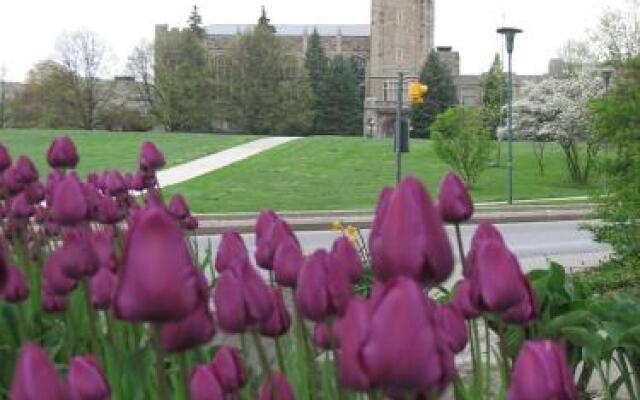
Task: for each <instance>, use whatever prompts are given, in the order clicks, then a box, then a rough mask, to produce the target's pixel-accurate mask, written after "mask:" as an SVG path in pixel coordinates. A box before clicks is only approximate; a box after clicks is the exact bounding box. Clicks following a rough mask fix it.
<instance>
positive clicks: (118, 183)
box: [102, 171, 129, 196]
mask: <svg viewBox="0 0 640 400" xmlns="http://www.w3.org/2000/svg"><path fill="white" fill-rule="evenodd" d="M102 180H103V181H104V188H105V192H106V194H108V195H110V196H117V195H119V194H122V193H126V192H127V191H128V189H129V188H128V187H127V184H126V183H125V181H124V178H123V177H122V175H121V174H120V172H118V171H105V172H104V173H103V174H102Z"/></svg>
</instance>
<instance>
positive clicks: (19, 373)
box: [9, 343, 71, 400]
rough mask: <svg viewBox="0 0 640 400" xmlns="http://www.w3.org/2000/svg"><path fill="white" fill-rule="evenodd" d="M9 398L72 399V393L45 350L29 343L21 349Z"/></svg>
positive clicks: (36, 399)
mask: <svg viewBox="0 0 640 400" xmlns="http://www.w3.org/2000/svg"><path fill="white" fill-rule="evenodd" d="M9 398H10V399H11V400H43V399H52V400H53V399H55V400H70V399H71V395H70V393H69V391H68V389H67V387H66V385H65V384H64V382H63V381H62V379H60V377H59V376H58V372H57V371H56V368H55V366H54V365H53V363H52V362H51V361H49V357H48V356H47V354H46V353H45V352H44V350H43V349H42V348H40V347H38V346H37V345H35V344H33V343H27V344H25V345H23V346H22V350H20V355H19V357H18V361H17V363H16V367H15V369H14V372H13V378H12V380H11V390H10V392H9Z"/></svg>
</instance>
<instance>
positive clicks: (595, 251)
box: [199, 221, 610, 270]
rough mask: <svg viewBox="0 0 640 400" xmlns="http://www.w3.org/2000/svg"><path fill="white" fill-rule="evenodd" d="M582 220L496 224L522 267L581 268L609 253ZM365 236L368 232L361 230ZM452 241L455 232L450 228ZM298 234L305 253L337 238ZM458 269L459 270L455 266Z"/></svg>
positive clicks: (465, 232)
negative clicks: (551, 264)
mask: <svg viewBox="0 0 640 400" xmlns="http://www.w3.org/2000/svg"><path fill="white" fill-rule="evenodd" d="M581 224H582V222H578V221H561V222H535V223H516V224H504V225H498V228H499V229H500V231H501V232H502V234H503V236H504V237H505V240H506V241H507V243H508V245H509V247H510V248H511V249H512V251H514V252H515V253H516V255H517V256H518V257H519V259H520V262H521V264H522V266H523V268H524V269H527V270H529V269H534V268H540V267H543V266H545V265H547V260H553V261H557V262H559V263H561V264H563V265H566V266H567V267H570V268H572V269H573V268H583V267H590V266H594V265H597V264H598V263H599V262H600V261H601V260H602V259H605V258H606V257H607V256H608V255H609V253H610V249H609V247H607V246H605V245H602V244H599V243H595V242H594V241H593V238H592V236H591V234H590V232H588V231H583V230H580V226H581ZM474 230H475V227H474V226H463V227H462V236H463V240H464V242H465V244H464V245H465V248H468V246H469V241H470V238H471V236H472V235H473V231H474ZM364 234H365V235H367V234H368V231H365V232H364ZM449 234H450V237H451V240H452V243H455V241H454V238H455V236H454V231H453V229H451V230H450V231H449ZM243 237H244V239H245V241H246V243H247V247H248V248H249V251H250V252H251V254H253V251H254V241H255V238H254V235H253V234H247V235H243ZM298 237H299V238H300V241H301V243H302V246H303V247H304V250H305V251H306V252H312V251H313V250H315V249H317V248H328V247H330V246H331V243H332V241H333V240H334V239H335V238H336V237H337V236H336V233H333V232H299V233H298ZM209 240H211V242H212V245H213V248H214V249H216V248H217V244H218V241H219V236H212V237H202V238H200V239H199V241H200V246H206V243H207V242H208V241H209ZM458 270H459V269H458Z"/></svg>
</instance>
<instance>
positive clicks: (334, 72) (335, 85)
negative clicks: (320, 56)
mask: <svg viewBox="0 0 640 400" xmlns="http://www.w3.org/2000/svg"><path fill="white" fill-rule="evenodd" d="M321 95H322V102H321V103H320V104H323V108H322V109H318V110H317V112H318V119H317V124H318V131H319V132H322V133H341V134H351V135H353V134H359V133H360V132H361V130H362V100H361V98H360V97H361V96H360V87H359V83H358V76H357V75H356V70H355V68H354V63H353V62H352V61H351V60H350V59H347V58H345V57H343V56H342V55H338V56H336V57H335V58H334V59H333V60H331V61H330V63H329V68H328V69H327V73H326V76H325V78H324V79H323V81H322V85H321Z"/></svg>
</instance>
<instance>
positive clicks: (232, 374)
mask: <svg viewBox="0 0 640 400" xmlns="http://www.w3.org/2000/svg"><path fill="white" fill-rule="evenodd" d="M211 370H212V371H213V373H214V374H215V376H216V377H217V378H218V382H220V385H221V386H222V389H223V390H224V392H225V393H233V392H235V391H237V390H239V389H241V388H242V387H243V386H244V385H245V384H246V383H247V374H246V373H245V370H244V364H243V363H242V358H240V353H239V352H238V350H237V349H234V348H232V347H220V348H219V349H218V351H217V352H216V356H215V357H214V359H213V362H212V363H211Z"/></svg>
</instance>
